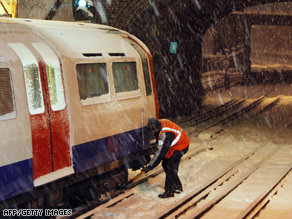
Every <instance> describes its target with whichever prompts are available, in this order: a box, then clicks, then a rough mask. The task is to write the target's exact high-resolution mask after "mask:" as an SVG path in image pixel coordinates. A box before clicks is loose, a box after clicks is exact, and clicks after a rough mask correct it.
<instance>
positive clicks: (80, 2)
mask: <svg viewBox="0 0 292 219" xmlns="http://www.w3.org/2000/svg"><path fill="white" fill-rule="evenodd" d="M86 4H87V2H86V1H85V0H79V1H78V6H79V7H85V6H86Z"/></svg>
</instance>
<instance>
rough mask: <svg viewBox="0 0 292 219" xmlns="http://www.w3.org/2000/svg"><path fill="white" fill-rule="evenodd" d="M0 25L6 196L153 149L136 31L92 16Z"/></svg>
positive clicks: (150, 99) (2, 195)
mask: <svg viewBox="0 0 292 219" xmlns="http://www.w3.org/2000/svg"><path fill="white" fill-rule="evenodd" d="M0 26H1V28H0V46H1V47H0V48H1V49H0V85H1V87H0V130H1V142H0V149H1V154H0V156H1V159H0V174H1V178H0V201H2V202H5V201H7V200H10V199H13V197H20V196H21V195H23V194H25V193H26V192H31V191H38V188H42V187H43V186H47V185H49V184H50V183H56V182H60V181H62V179H66V178H68V177H70V179H72V178H74V176H75V175H76V174H77V173H84V172H86V171H90V170H94V173H95V174H101V173H103V172H107V171H110V170H113V169H115V168H118V167H120V166H125V165H126V166H127V165H128V167H129V166H131V163H135V162H136V161H137V160H139V159H142V160H143V159H144V158H145V157H146V156H149V154H150V153H151V151H152V149H151V147H150V146H149V141H150V140H151V139H152V138H153V136H152V134H151V133H150V131H149V130H148V129H147V128H146V126H147V119H148V118H149V117H158V104H157V97H156V91H155V85H154V77H153V67H152V60H151V55H150V52H149V50H148V49H147V47H146V46H145V45H144V44H143V43H142V42H141V41H140V40H139V39H137V38H135V37H134V36H132V35H130V34H129V33H127V32H124V31H121V30H118V29H116V28H112V27H108V26H104V25H97V24H87V23H67V22H58V21H40V20H23V19H10V18H0ZM144 160H145V159H144ZM136 164H137V163H136ZM141 165H143V162H142V163H141V164H140V166H141ZM138 166H139V164H138ZM136 167H137V166H136ZM89 175H90V174H89ZM91 175H94V174H91ZM81 178H82V177H81ZM83 178H84V177H83ZM71 181H72V182H77V181H78V180H76V178H75V179H74V180H71ZM66 182H67V183H68V180H67V181H66ZM72 182H71V183H72ZM63 184H64V183H63ZM61 189H62V188H61ZM39 190H40V189H39ZM42 194H43V193H42ZM19 200H22V201H18V202H23V198H19ZM16 203H17V202H16ZM3 206H4V204H3Z"/></svg>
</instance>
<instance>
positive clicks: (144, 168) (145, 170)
mask: <svg viewBox="0 0 292 219" xmlns="http://www.w3.org/2000/svg"><path fill="white" fill-rule="evenodd" d="M149 170H151V169H150V167H143V168H142V171H144V173H147V172H149Z"/></svg>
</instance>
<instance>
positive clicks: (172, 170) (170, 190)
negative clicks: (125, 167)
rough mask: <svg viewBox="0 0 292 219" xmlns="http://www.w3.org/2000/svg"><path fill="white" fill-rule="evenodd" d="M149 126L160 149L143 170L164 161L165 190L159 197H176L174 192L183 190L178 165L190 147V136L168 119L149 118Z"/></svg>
mask: <svg viewBox="0 0 292 219" xmlns="http://www.w3.org/2000/svg"><path fill="white" fill-rule="evenodd" d="M147 126H148V128H149V129H150V130H151V131H152V132H153V134H154V136H155V137H156V141H157V142H158V145H157V148H158V149H157V151H156V152H155V155H154V157H153V158H152V160H151V163H150V164H149V166H147V167H144V168H143V169H142V170H143V171H144V172H145V173H147V172H148V171H149V170H152V169H153V168H155V167H156V166H158V165H159V163H160V162H161V161H162V167H163V169H164V172H165V174H166V178H165V192H164V193H163V194H160V195H159V196H158V197H159V198H169V197H174V193H180V191H181V192H182V191H183V188H182V184H181V181H180V179H179V177H178V167H179V162H180V159H181V157H182V156H183V155H184V154H185V153H187V151H188V149H189V144H190V140H189V137H188V136H187V134H186V133H185V131H184V130H183V129H182V128H180V127H179V126H178V125H176V124H175V123H173V122H171V121H170V120H167V119H160V120H158V119H155V118H149V119H148V125H147Z"/></svg>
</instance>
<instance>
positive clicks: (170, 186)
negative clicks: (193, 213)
mask: <svg viewBox="0 0 292 219" xmlns="http://www.w3.org/2000/svg"><path fill="white" fill-rule="evenodd" d="M188 150H189V147H187V148H185V149H184V150H182V151H174V153H173V155H172V156H171V157H170V158H169V159H166V158H163V161H162V166H163V169H164V172H165V174H166V178H165V191H166V192H175V190H180V191H182V190H183V188H182V184H181V182H180V180H179V178H178V175H177V174H178V167H179V162H180V159H181V157H182V156H183V155H184V154H185V153H187V151H188Z"/></svg>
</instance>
